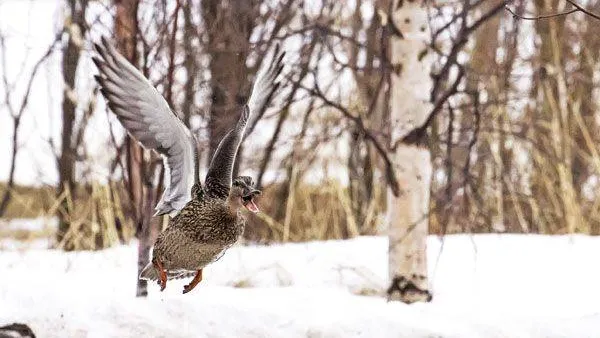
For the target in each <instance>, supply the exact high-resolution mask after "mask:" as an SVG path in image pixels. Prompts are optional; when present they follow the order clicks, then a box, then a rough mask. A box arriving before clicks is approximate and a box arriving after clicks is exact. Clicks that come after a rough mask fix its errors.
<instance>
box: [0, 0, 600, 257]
mask: <svg viewBox="0 0 600 338" xmlns="http://www.w3.org/2000/svg"><path fill="white" fill-rule="evenodd" d="M19 2H21V3H24V4H26V5H28V6H32V7H33V6H36V3H37V1H19ZM40 2H46V1H43V0H40ZM404 2H408V3H412V2H413V1H395V2H394V3H395V4H397V3H400V4H402V3H404ZM10 3H11V0H8V1H7V0H4V1H3V0H0V13H2V11H5V10H6V9H5V8H6V6H7V4H10ZM56 3H57V5H56V6H55V11H54V12H47V13H45V15H46V16H48V20H50V22H51V23H52V25H53V27H54V31H53V32H51V35H52V36H54V39H52V40H51V41H46V42H47V43H46V44H45V45H43V46H40V40H39V39H37V40H33V39H32V38H31V37H30V35H23V34H18V33H15V32H14V31H12V30H11V29H10V26H7V25H6V24H1V23H0V79H1V81H0V82H1V85H0V114H1V115H2V125H3V127H2V136H1V138H2V139H3V141H2V142H3V143H2V145H5V146H6V150H3V152H5V154H3V157H2V159H1V160H2V165H1V169H2V170H1V174H2V176H1V177H0V179H1V180H2V183H1V186H0V216H1V217H2V218H6V219H14V218H37V217H42V216H44V217H48V218H49V219H56V220H57V224H58V226H57V228H56V231H55V233H54V230H53V233H52V234H51V235H52V236H54V238H55V245H56V246H57V247H61V248H64V249H67V250H74V249H99V248H104V247H108V246H111V245H113V244H116V243H119V242H121V243H126V242H128V241H129V240H130V239H131V238H133V237H134V236H138V237H140V236H142V237H143V236H144V234H143V233H144V232H145V233H146V235H148V234H149V235H152V234H156V233H157V232H158V231H159V230H160V229H161V227H162V226H164V225H165V224H166V223H165V222H166V219H163V220H161V219H159V218H154V219H151V218H150V216H151V214H152V208H153V207H154V205H155V200H156V198H157V196H159V194H160V192H161V188H162V183H161V182H162V179H161V178H162V175H164V173H163V171H162V162H161V161H160V158H159V157H158V156H157V155H156V154H153V153H150V152H147V151H143V150H142V149H141V148H140V147H139V146H138V145H137V144H136V143H135V142H133V141H131V140H130V139H129V138H127V137H126V136H125V134H124V132H123V130H122V128H121V126H120V125H119V124H118V122H117V121H116V119H115V118H114V116H112V115H111V113H110V112H109V111H108V110H107V108H106V107H105V105H104V102H103V100H102V99H99V97H100V96H99V93H98V88H97V87H94V86H95V85H94V82H93V74H95V73H96V70H95V69H94V67H93V65H91V61H90V58H91V56H92V55H93V48H92V44H93V43H94V42H96V41H98V40H99V38H100V36H103V35H105V36H108V37H109V38H111V39H112V40H113V41H115V42H116V44H117V45H118V46H119V48H120V50H121V51H122V52H123V53H124V55H126V56H127V57H128V58H129V59H130V60H132V61H133V63H134V64H135V65H136V66H138V67H139V68H140V69H141V70H142V71H143V73H144V74H145V75H146V76H148V77H149V78H150V79H151V81H152V82H153V83H154V84H155V85H156V86H157V88H158V89H159V91H160V92H161V94H163V95H164V96H165V98H166V99H167V101H168V102H169V104H170V105H171V106H172V107H174V109H175V111H177V112H178V113H179V114H180V117H181V119H182V120H183V121H184V122H185V124H186V125H188V126H190V127H191V129H192V130H193V131H194V132H195V133H196V135H197V137H198V138H199V140H200V142H201V145H200V149H201V152H202V158H203V160H202V162H201V163H202V170H205V167H206V164H207V157H208V156H209V155H208V154H210V153H212V151H213V150H214V148H215V147H216V144H217V143H218V142H219V140H220V138H221V136H222V135H223V134H224V132H225V131H226V130H227V128H228V126H229V125H230V124H231V121H232V120H235V119H236V118H237V115H236V114H237V113H236V112H235V111H237V110H236V109H237V104H239V103H242V102H244V100H245V98H246V97H247V95H248V90H249V88H250V85H251V83H252V80H253V76H254V74H255V72H256V70H257V68H258V66H259V64H260V62H261V61H262V60H263V59H264V58H265V55H266V54H267V53H268V51H269V50H270V49H271V48H272V47H273V46H274V44H276V43H281V44H283V46H284V48H285V49H286V50H287V51H288V52H287V57H286V64H287V69H286V77H285V83H286V85H285V86H284V87H285V89H284V90H281V91H279V92H277V93H274V95H273V96H272V98H271V105H270V107H263V109H262V114H261V119H260V121H258V122H256V121H255V122H256V123H254V124H253V125H252V126H251V129H252V132H251V134H250V136H249V138H250V139H252V142H246V143H245V144H251V145H249V146H246V145H245V146H244V149H242V151H241V152H240V154H241V164H240V165H239V168H238V170H239V172H240V173H244V174H251V175H252V176H253V177H254V178H255V180H256V182H257V184H258V185H259V186H260V187H261V188H262V189H263V190H264V194H263V196H262V198H261V200H260V201H259V203H260V206H261V211H262V213H261V214H259V215H258V216H256V217H253V218H252V219H251V220H250V224H249V225H248V227H247V229H246V233H245V237H246V239H247V240H249V241H253V242H274V241H306V240H316V239H334V238H349V237H354V236H358V235H370V234H380V233H383V231H384V230H385V223H386V222H385V210H386V199H387V198H389V197H388V196H387V195H386V191H387V189H388V187H387V186H388V184H387V183H385V182H388V181H389V177H388V176H389V173H388V167H387V166H388V165H387V164H386V162H387V161H389V159H388V157H387V155H386V154H389V153H391V151H392V149H394V148H395V144H393V142H392V136H391V134H392V132H391V130H390V129H391V128H390V127H389V126H390V109H386V107H389V104H387V103H386V102H387V100H389V99H390V94H389V87H390V86H389V83H390V82H389V81H390V74H391V73H400V72H408V73H410V72H411V71H412V69H410V68H408V67H407V69H397V68H395V67H394V65H392V64H391V63H390V62H389V59H388V56H387V55H388V53H389V50H388V48H389V43H388V40H389V38H388V37H389V36H390V35H392V34H398V33H400V32H397V31H395V30H397V29H398V27H396V26H394V25H393V24H390V20H389V19H388V18H387V16H386V15H387V14H386V13H390V11H391V10H393V9H391V8H390V6H391V5H392V4H391V3H390V1H386V0H353V1H350V0H348V1H340V0H319V1H307V0H304V1H302V0H281V1H261V0H251V1H250V0H248V1H247V0H229V1H208V0H179V1H166V0H159V1H142V0H114V1H108V0H106V1H95V0H65V1H56ZM582 5H584V6H585V8H587V9H588V10H590V11H591V12H595V13H600V1H596V0H588V1H584V2H583V3H582ZM419 6H420V5H419ZM507 7H508V9H510V11H509V10H508V9H507ZM423 8H424V9H423V10H424V13H426V15H427V16H426V22H427V25H428V27H424V26H423V27H422V28H421V27H418V28H419V29H422V31H423V32H427V34H428V41H429V44H428V48H427V49H425V50H424V51H422V55H420V56H419V57H420V58H425V57H426V58H431V63H432V68H431V73H430V74H429V76H430V78H431V80H432V90H431V93H427V95H428V97H429V100H430V102H431V112H430V115H427V118H426V120H425V121H424V124H423V125H420V126H418V128H415V129H414V130H412V131H411V132H410V133H409V134H408V135H407V136H406V137H405V138H404V139H403V140H402V141H403V142H405V143H410V144H417V145H420V146H423V147H425V148H427V149H428V150H429V151H430V153H431V163H432V165H433V169H432V180H431V184H430V196H431V199H430V207H429V210H430V212H429V214H428V215H425V217H427V218H428V219H429V232H430V233H432V234H447V233H458V232H469V233H471V232H477V233H487V232H513V233H544V234H565V233H575V232H577V233H585V234H593V235H597V234H600V198H598V195H599V193H600V180H599V178H600V176H599V175H600V152H599V151H600V150H599V149H598V146H597V145H598V142H599V137H600V133H599V131H600V125H599V121H598V116H599V115H598V104H597V103H598V102H600V101H599V100H598V94H599V93H598V85H599V81H600V72H599V70H600V67H599V62H600V61H599V60H600V57H599V53H600V34H598V33H599V32H600V29H599V28H598V27H600V21H598V20H597V19H596V18H594V17H592V16H589V15H585V14H584V13H582V12H580V11H576V12H574V13H572V14H569V15H563V16H558V17H554V18H550V19H539V20H525V19H522V18H519V17H517V16H525V17H527V16H530V17H535V16H539V15H547V14H553V13H560V12H563V11H568V10H570V9H571V8H573V7H572V5H571V4H570V3H569V2H568V1H564V0H535V1H514V2H510V1H509V2H506V3H505V1H498V0H470V1H426V2H424V4H423ZM511 12H512V13H511ZM2 15H5V16H7V15H9V14H7V13H6V12H5V13H4V14H2ZM403 24H405V25H411V19H410V18H407V19H406V21H405V22H404V23H403ZM29 30H30V31H31V34H32V35H35V30H36V23H35V22H31V23H30V24H29ZM400 34H401V33H400ZM34 44H35V47H36V50H37V52H36V53H32V55H30V54H28V53H26V54H25V55H24V56H23V57H22V58H20V59H19V60H16V61H15V60H14V58H13V60H12V62H9V61H10V60H11V57H12V56H11V49H10V48H9V46H10V45H13V46H14V45H21V47H22V45H25V46H31V45H34ZM26 50H27V49H26ZM14 64H17V65H19V67H15V66H14ZM44 76H45V77H47V78H48V80H47V83H48V84H47V85H46V86H44V85H42V86H36V85H34V84H35V83H36V81H38V80H37V79H38V78H40V77H44ZM231 93H234V94H231ZM34 101H41V102H47V103H48V104H47V106H48V107H54V108H50V110H51V111H52V112H53V113H48V112H47V111H40V110H38V109H32V108H31V107H33V104H32V102H34ZM38 107H39V106H38ZM382 107H383V108H382ZM52 114H53V115H52ZM42 115H43V116H48V115H52V116H53V117H50V118H49V122H48V123H47V124H43V125H42V124H36V123H33V122H27V121H34V120H35V118H36V116H42ZM32 125H33V127H32ZM32 135H36V136H35V137H34V136H32ZM34 138H35V139H39V140H40V141H39V142H38V143H34V145H33V146H32V145H31V144H32V142H34V141H32V139H34ZM90 142H92V143H93V144H94V145H90ZM39 144H41V145H42V146H38V145H39ZM28 147H29V148H28ZM31 148H35V149H34V150H33V151H31ZM28 149H29V150H28ZM42 152H43V153H45V154H46V155H44V156H45V157H43V158H45V159H46V160H44V161H42V164H41V165H39V167H37V168H30V167H31V166H32V165H31V163H40V161H37V162H36V161H33V162H32V161H26V160H24V159H25V158H27V157H31V156H33V157H36V156H41V155H39V153H42ZM39 158H41V157H39ZM27 170H29V172H34V171H36V172H38V173H39V174H38V176H35V177H33V175H29V174H26V173H27ZM24 176H27V177H25V178H23V177H24ZM400 186H402V182H400ZM9 232H10V231H9V230H7V229H0V235H2V236H21V237H24V238H25V237H31V238H34V237H35V236H38V235H40V236H42V235H48V234H35V233H30V232H27V233H21V234H15V233H9Z"/></svg>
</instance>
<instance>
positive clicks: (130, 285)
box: [0, 235, 600, 337]
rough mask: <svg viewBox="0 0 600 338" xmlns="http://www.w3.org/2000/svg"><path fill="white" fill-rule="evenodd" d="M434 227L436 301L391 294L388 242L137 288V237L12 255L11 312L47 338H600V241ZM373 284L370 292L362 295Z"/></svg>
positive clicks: (240, 264)
mask: <svg viewBox="0 0 600 338" xmlns="http://www.w3.org/2000/svg"><path fill="white" fill-rule="evenodd" d="M441 244H442V242H441V241H440V239H438V238H437V237H430V238H429V251H428V255H429V262H430V275H431V278H432V281H431V282H432V289H433V293H434V299H433V302H431V303H428V304H413V305H406V304H401V303H388V302H387V301H386V300H385V298H384V297H383V296H382V294H383V292H384V290H385V278H386V275H387V271H386V269H387V268H386V266H387V257H386V250H387V240H386V239H385V238H383V237H361V238H357V239H353V240H348V241H328V242H311V243H303V244H285V245H272V246H241V245H240V246H236V247H234V248H232V249H230V251H229V252H228V253H227V254H226V255H225V256H224V257H223V259H222V260H220V261H219V262H217V263H216V264H213V265H211V266H209V267H208V268H207V269H206V270H205V273H204V276H205V279H204V281H203V282H202V283H201V284H200V285H199V286H198V287H197V288H196V289H195V290H194V291H192V292H191V293H189V294H186V295H183V294H181V291H182V288H183V285H184V284H185V283H186V282H187V281H169V283H168V285H167V289H166V290H165V292H163V293H161V292H159V291H158V286H156V285H154V284H152V285H151V286H150V295H149V297H148V298H146V299H139V298H135V297H134V294H135V271H136V255H137V251H136V247H135V243H132V244H131V245H128V246H121V247H116V248H112V249H108V250H104V251H100V252H72V253H64V252H60V251H55V250H48V249H30V250H26V251H2V252H0V275H1V276H2V278H0V323H9V322H13V321H18V322H24V323H28V324H30V325H31V327H32V328H33V330H34V332H36V334H38V336H39V337H140V336H148V337H284V336H285V337H597V336H600V290H599V288H598V287H597V286H598V285H600V272H599V270H598V269H597V257H599V256H600V238H593V237H586V236H553V237H550V236H537V235H472V236H470V235H454V236H447V237H446V238H445V240H444V242H443V249H442V250H441V254H440V248H442V245H441ZM361 294H366V295H370V296H362V295H361Z"/></svg>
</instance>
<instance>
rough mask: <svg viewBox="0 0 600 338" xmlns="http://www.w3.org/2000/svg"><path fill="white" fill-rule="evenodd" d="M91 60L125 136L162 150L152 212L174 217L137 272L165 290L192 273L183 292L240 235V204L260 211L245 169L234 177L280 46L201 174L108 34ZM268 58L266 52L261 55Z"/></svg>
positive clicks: (191, 150) (173, 119)
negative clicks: (159, 185) (161, 184)
mask: <svg viewBox="0 0 600 338" xmlns="http://www.w3.org/2000/svg"><path fill="white" fill-rule="evenodd" d="M94 47H95V51H96V55H94V56H93V57H92V61H93V62H94V64H95V65H96V67H97V68H98V71H99V74H98V75H95V79H96V82H97V83H98V85H99V88H100V92H101V93H102V96H103V97H104V98H105V100H106V102H107V105H108V107H109V108H110V110H112V112H113V113H114V114H115V115H116V117H117V119H118V120H119V121H120V123H121V124H122V125H123V127H124V128H125V130H126V131H127V132H128V133H129V135H130V136H131V137H132V138H134V139H135V140H137V141H138V142H139V143H140V144H141V145H142V146H143V147H144V148H145V149H151V150H154V151H156V152H157V153H158V154H160V155H161V157H162V159H163V165H164V167H165V177H164V181H165V189H164V192H163V194H162V195H161V198H160V200H159V201H158V203H157V205H156V207H155V211H156V212H155V214H154V216H161V215H166V214H168V215H169V216H171V218H170V219H169V223H168V226H167V227H166V229H165V230H163V231H162V232H161V233H160V234H159V236H158V238H157V239H156V241H155V243H154V246H153V249H152V260H151V262H150V263H148V264H147V265H146V266H145V267H144V268H143V269H142V271H141V273H140V275H139V278H140V279H144V280H149V281H156V282H157V283H158V285H159V286H160V290H161V291H163V290H165V288H166V285H167V280H171V279H179V278H188V277H193V279H192V280H191V282H190V283H189V284H187V285H185V286H184V289H183V293H184V294H185V293H188V292H190V291H191V290H193V289H194V288H195V287H196V285H198V283H200V282H201V281H202V271H203V269H204V268H205V267H206V266H207V265H209V264H211V263H214V262H216V261H217V260H219V259H220V258H221V257H222V256H223V255H224V254H225V251H226V250H227V249H228V248H230V247H231V246H232V245H233V244H235V243H236V242H237V241H238V240H239V239H240V237H241V236H242V235H243V232H244V227H245V223H246V218H245V216H244V213H243V210H247V211H249V212H252V213H256V212H259V208H258V206H257V204H256V202H255V199H256V196H258V195H260V193H261V192H260V190H258V189H256V188H255V185H254V182H253V180H252V178H251V177H249V176H239V177H236V178H233V177H232V172H233V167H234V164H235V161H236V154H237V152H238V149H239V147H240V144H241V142H242V140H243V139H244V137H245V136H246V135H245V133H246V125H247V124H248V121H249V119H250V118H252V117H253V116H257V115H258V114H257V110H258V109H260V108H262V107H263V106H264V105H265V104H266V102H267V100H268V97H270V96H271V95H272V93H274V92H276V91H277V89H278V88H279V86H280V84H281V82H280V81H279V80H278V78H279V77H280V74H281V72H282V70H283V58H284V55H285V52H283V51H282V50H281V48H280V46H279V45H277V46H276V47H275V48H274V51H273V52H272V57H271V59H270V61H264V60H263V62H262V64H261V66H260V68H259V70H258V72H257V75H256V78H255V81H254V84H253V87H252V90H251V94H250V96H249V97H248V100H247V101H246V104H244V105H243V106H242V107H241V113H240V117H239V119H238V121H237V123H236V124H235V126H232V128H231V130H229V132H228V133H227V134H225V136H224V137H223V138H222V139H221V141H220V143H219V145H218V147H217V149H216V151H215V153H214V155H213V156H212V158H211V161H210V164H209V166H208V170H207V173H206V176H205V179H204V185H202V184H201V182H200V179H199V176H200V175H199V160H198V149H197V141H196V138H195V136H194V134H193V133H192V132H191V131H190V130H189V129H188V128H187V127H186V126H185V124H184V123H183V122H182V120H181V119H180V118H179V117H178V116H177V115H176V114H175V113H174V112H173V110H172V109H171V108H170V107H169V105H168V103H167V101H166V100H165V99H164V97H163V96H162V95H160V93H159V92H158V90H157V89H156V88H155V87H154V86H153V85H152V84H151V83H150V81H149V80H148V79H147V78H146V77H145V76H144V75H143V74H142V73H141V72H140V71H139V70H138V69H137V68H135V67H134V66H133V65H132V64H131V63H130V62H129V61H128V60H127V59H126V58H125V57H124V56H123V55H121V54H120V53H119V52H118V50H117V49H116V48H115V47H114V46H113V45H112V44H111V43H110V42H109V41H108V40H107V39H106V38H105V37H102V38H101V40H100V43H96V44H94ZM266 60H268V59H266Z"/></svg>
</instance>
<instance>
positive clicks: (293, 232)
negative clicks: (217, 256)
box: [246, 181, 384, 242]
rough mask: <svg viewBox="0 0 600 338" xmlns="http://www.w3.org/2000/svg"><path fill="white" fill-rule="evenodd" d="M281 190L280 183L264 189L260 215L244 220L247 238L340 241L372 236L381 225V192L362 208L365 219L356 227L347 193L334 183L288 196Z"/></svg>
mask: <svg viewBox="0 0 600 338" xmlns="http://www.w3.org/2000/svg"><path fill="white" fill-rule="evenodd" d="M283 190H284V189H283V186H282V185H281V184H275V185H271V186H268V187H266V188H265V189H264V191H263V195H262V197H261V199H260V200H259V202H258V203H259V205H260V208H261V213H259V214H257V215H253V216H251V217H250V219H249V220H248V225H247V227H246V238H247V239H249V240H252V241H257V242H287V241H292V242H301V241H310V240H327V239H344V238H351V237H355V236H358V235H374V234H376V233H377V228H378V226H379V225H380V224H382V222H383V219H382V215H383V214H382V211H383V205H384V194H383V193H382V192H381V191H378V192H376V196H377V198H376V199H374V200H373V201H372V202H371V203H370V204H369V205H367V206H365V208H366V214H367V217H366V219H365V221H364V222H363V223H362V224H359V222H358V221H357V220H356V219H355V217H354V215H353V213H352V210H351V207H350V205H351V203H350V197H349V194H348V190H347V188H345V187H343V186H341V185H340V184H339V183H338V182H335V181H330V182H326V183H323V184H319V185H311V184H303V185H298V186H297V187H295V188H293V189H290V193H289V196H284V193H283ZM290 201H292V202H293V203H290ZM290 205H292V206H293V207H290Z"/></svg>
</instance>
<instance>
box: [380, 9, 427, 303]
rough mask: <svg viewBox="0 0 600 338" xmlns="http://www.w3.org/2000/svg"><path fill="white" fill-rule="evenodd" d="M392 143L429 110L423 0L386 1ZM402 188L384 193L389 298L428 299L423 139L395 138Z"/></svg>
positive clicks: (394, 156)
mask: <svg viewBox="0 0 600 338" xmlns="http://www.w3.org/2000/svg"><path fill="white" fill-rule="evenodd" d="M388 17H389V22H388V27H390V33H391V34H390V36H389V46H390V48H389V51H390V62H391V67H392V74H391V83H390V107H389V108H390V120H391V121H392V128H393V129H392V144H394V143H395V142H396V140H400V139H402V138H403V137H404V136H406V135H407V134H408V133H409V132H410V131H412V130H414V129H415V128H417V127H420V126H422V125H423V124H424V123H425V121H426V119H427V117H428V116H429V114H431V112H432V108H431V103H430V102H429V95H430V93H431V90H432V81H431V78H430V73H431V58H430V57H428V52H429V51H428V47H427V46H428V42H429V38H430V33H429V26H428V21H427V9H426V7H425V6H424V4H423V3H421V1H403V0H394V1H393V2H392V5H391V7H390V13H389V16H388ZM390 156H391V159H392V161H393V162H394V166H395V168H394V169H395V172H396V174H397V176H398V177H397V178H398V182H399V183H400V188H401V194H400V196H398V197H396V196H394V195H393V194H392V193H391V191H390V192H389V193H388V217H389V221H390V223H389V278H390V283H391V284H390V287H389V288H388V299H389V300H399V301H402V302H405V303H413V302H417V301H429V300H431V294H430V293H429V290H428V289H429V286H428V279H427V234H428V224H429V220H428V218H429V188H430V182H431V173H432V165H431V155H430V151H429V149H427V148H426V147H423V146H422V145H410V144H399V145H398V147H396V150H395V151H394V152H393V153H391V154H390Z"/></svg>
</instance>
